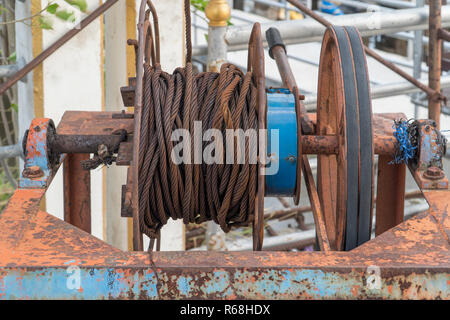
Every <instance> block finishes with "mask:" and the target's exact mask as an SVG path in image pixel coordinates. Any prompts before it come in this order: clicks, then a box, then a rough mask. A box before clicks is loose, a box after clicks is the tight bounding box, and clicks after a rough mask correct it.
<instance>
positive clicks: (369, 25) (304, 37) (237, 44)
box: [193, 5, 450, 56]
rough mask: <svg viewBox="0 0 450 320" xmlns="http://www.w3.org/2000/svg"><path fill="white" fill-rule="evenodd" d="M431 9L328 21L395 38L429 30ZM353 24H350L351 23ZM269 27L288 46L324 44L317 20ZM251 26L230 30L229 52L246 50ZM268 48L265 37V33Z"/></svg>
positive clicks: (449, 17)
mask: <svg viewBox="0 0 450 320" xmlns="http://www.w3.org/2000/svg"><path fill="white" fill-rule="evenodd" d="M428 11H429V10H428V7H423V8H413V9H399V10H394V11H392V12H383V13H377V12H367V13H356V14H347V15H343V16H331V17H327V19H329V21H330V22H331V23H332V24H334V25H348V24H351V25H352V26H355V27H356V28H357V29H358V30H359V32H360V33H361V36H373V35H380V34H390V33H391V34H392V33H397V32H401V31H407V30H426V29H428ZM350 22H351V23H350ZM449 26H450V5H446V6H442V27H449ZM270 27H275V28H277V29H278V30H279V31H280V33H281V36H282V38H283V40H284V42H285V44H297V43H306V42H313V41H321V40H322V36H323V33H324V31H325V27H324V26H323V25H321V24H320V23H319V22H317V21H315V20H314V19H309V18H307V19H303V20H289V21H276V22H269V23H262V24H261V29H262V31H265V30H267V29H269V28H270ZM251 29H252V26H251V25H244V26H230V27H228V30H227V32H226V34H225V42H226V43H227V46H228V51H238V50H245V49H246V48H247V43H248V39H249V37H250V32H251ZM263 40H264V42H265V46H267V43H266V41H265V34H264V32H263ZM207 51H208V48H207V46H198V47H194V50H193V54H194V55H197V56H202V55H203V56H204V55H207Z"/></svg>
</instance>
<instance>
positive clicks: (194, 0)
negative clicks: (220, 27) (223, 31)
mask: <svg viewBox="0 0 450 320" xmlns="http://www.w3.org/2000/svg"><path fill="white" fill-rule="evenodd" d="M208 2H209V1H208V0H191V6H193V7H194V8H195V9H197V10H198V11H201V12H205V9H206V6H207V5H208ZM227 25H228V26H232V25H233V24H232V23H231V21H230V19H228V20H227ZM206 41H208V39H206Z"/></svg>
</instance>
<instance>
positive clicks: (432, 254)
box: [0, 112, 450, 299]
mask: <svg viewBox="0 0 450 320" xmlns="http://www.w3.org/2000/svg"><path fill="white" fill-rule="evenodd" d="M390 117H391V118H392V117H393V115H391V116H389V115H388V116H386V119H389V118H390ZM310 118H311V119H314V116H311V117H310ZM374 118H375V120H374V121H375V123H374V129H375V141H378V142H377V144H378V145H379V144H382V143H381V142H382V141H387V140H388V139H389V138H388V135H389V132H387V130H388V129H389V128H388V127H387V123H388V122H386V121H381V120H380V119H382V118H380V117H379V116H377V117H374ZM106 119H110V121H111V123H115V124H117V122H118V121H119V122H120V124H119V125H118V126H119V127H122V128H128V129H127V130H130V131H131V130H133V128H132V124H133V122H134V120H133V119H129V118H122V119H119V120H118V119H116V118H115V117H114V115H112V114H111V113H105V112H68V113H66V114H65V115H64V117H63V120H62V121H61V123H60V124H59V126H58V129H57V133H58V134H68V133H70V132H71V130H75V129H77V131H76V133H77V134H83V133H87V134H88V135H90V136H95V134H101V133H102V132H105V131H107V132H109V131H110V130H109V131H108V130H105V128H109V127H111V123H108V121H107V120H106ZM36 123H37V124H39V123H40V124H42V123H44V124H45V123H48V122H46V121H38V120H36ZM93 123H96V124H97V125H96V126H93V125H92V124H93ZM130 126H131V127H130ZM81 128H82V130H80V129H81ZM390 130H392V128H390ZM44 131H45V130H44ZM39 132H43V131H42V130H40V129H39ZM39 132H38V133H39ZM103 134H104V133H103ZM29 139H31V141H34V143H35V144H37V145H42V142H43V141H45V137H44V135H42V134H41V135H39V134H36V135H33V136H30V134H29ZM380 141H381V142H380ZM387 145H389V143H388V144H387ZM28 146H29V145H27V149H28V152H27V160H29V159H35V160H36V159H38V158H39V157H40V156H42V151H43V150H40V149H39V148H32V147H31V145H30V147H28ZM27 160H26V163H27ZM60 160H61V161H63V160H64V158H63V157H61V158H60ZM30 164H32V163H30ZM410 169H411V168H410ZM56 170H57V166H56V167H55V168H54V170H50V171H49V173H48V175H46V176H45V177H37V178H34V179H37V180H38V181H39V184H38V185H37V184H36V185H34V184H25V183H23V182H24V180H26V179H25V178H23V179H22V181H21V188H19V189H18V190H16V192H15V193H14V195H13V196H12V198H11V199H10V202H9V204H8V206H7V207H6V208H5V210H4V211H3V212H2V213H0V227H1V229H2V232H1V234H0V298H3V299H22V298H25V299H42V298H49V299H71V298H73V299H76V298H78V299H79V298H83V299H100V298H123V299H137V298H148V299H158V298H160V299H174V298H186V299H188V298H191V299H208V298H218V299H233V298H234V299H238V298H255V299H271V298H274V299H317V298H325V299H331V298H334V299H335V298H337V299H363V298H370V299H379V298H388V299H439V298H442V299H450V290H449V289H450V282H449V279H450V250H449V249H450V240H449V235H450V218H449V214H448V212H449V210H450V209H449V208H450V191H449V190H448V189H442V190H437V189H435V190H431V189H422V192H423V195H424V197H425V198H426V200H427V201H428V203H429V205H430V209H429V210H428V211H426V212H424V213H421V214H418V215H417V216H415V217H413V218H411V219H409V220H407V221H405V222H402V223H400V224H399V225H397V226H395V227H394V226H393V225H392V227H393V228H391V229H389V230H387V231H386V232H384V233H382V234H380V235H379V236H377V237H376V238H375V239H373V240H371V241H369V242H367V243H365V244H364V245H362V246H360V247H357V248H356V249H354V250H351V251H349V252H336V251H328V252H264V251H263V252H154V253H152V255H150V254H149V253H147V252H123V251H121V250H118V249H116V248H114V247H112V246H110V245H108V244H106V243H105V242H103V241H101V240H99V239H97V238H95V237H93V236H91V235H90V234H88V233H86V232H84V231H82V230H80V229H79V228H77V227H75V226H73V225H71V224H69V223H67V222H64V221H61V220H59V219H57V218H55V217H54V216H52V215H50V214H48V213H46V212H44V211H42V210H40V209H39V203H40V200H41V199H42V197H43V196H44V194H45V192H46V190H47V188H48V186H49V183H50V181H51V179H52V177H53V176H54V175H55V174H56ZM411 170H412V169H411ZM27 179H29V178H27ZM397 222H399V221H396V222H395V223H397ZM377 223H378V221H377ZM75 274H76V275H78V276H79V277H80V287H79V288H78V289H74V288H73V287H72V286H69V285H67V283H68V281H70V279H71V277H73V276H74V275H75Z"/></svg>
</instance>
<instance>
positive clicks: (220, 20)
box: [205, 0, 231, 251]
mask: <svg viewBox="0 0 450 320" xmlns="http://www.w3.org/2000/svg"><path fill="white" fill-rule="evenodd" d="M205 15H206V17H207V18H208V21H209V28H208V58H207V70H208V71H213V72H218V71H220V67H221V65H222V64H223V63H225V62H226V61H227V44H226V42H225V33H226V31H227V21H228V19H230V16H231V8H230V6H229V4H228V2H227V1H226V0H210V1H209V3H208V5H207V6H206V9H205ZM205 237H206V247H207V249H208V250H214V251H219V250H226V244H225V233H224V232H223V231H222V230H221V229H220V227H219V226H218V225H217V224H216V223H215V222H214V221H209V222H208V223H207V229H206V236H205Z"/></svg>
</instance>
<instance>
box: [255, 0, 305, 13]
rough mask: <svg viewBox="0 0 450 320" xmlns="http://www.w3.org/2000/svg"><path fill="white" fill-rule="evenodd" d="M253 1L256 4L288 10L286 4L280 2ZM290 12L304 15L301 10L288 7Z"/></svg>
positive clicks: (268, 0) (267, 0)
mask: <svg viewBox="0 0 450 320" xmlns="http://www.w3.org/2000/svg"><path fill="white" fill-rule="evenodd" d="M251 1H252V2H255V3H261V4H265V5H267V6H270V7H275V8H281V9H285V8H286V4H282V3H280V2H274V1H270V0H251ZM288 10H290V11H295V12H299V13H302V12H301V11H300V10H298V9H297V8H294V7H288Z"/></svg>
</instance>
